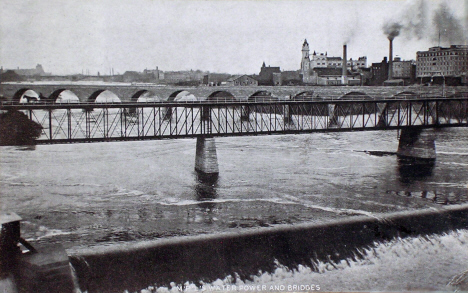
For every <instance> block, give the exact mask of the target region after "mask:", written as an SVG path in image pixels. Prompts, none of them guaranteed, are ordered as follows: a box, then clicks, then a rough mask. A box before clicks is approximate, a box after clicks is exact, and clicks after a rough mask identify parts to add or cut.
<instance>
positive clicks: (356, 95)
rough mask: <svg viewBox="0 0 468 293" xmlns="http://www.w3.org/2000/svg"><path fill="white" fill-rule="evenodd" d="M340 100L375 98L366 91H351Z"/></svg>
mask: <svg viewBox="0 0 468 293" xmlns="http://www.w3.org/2000/svg"><path fill="white" fill-rule="evenodd" d="M340 100H374V98H372V97H371V96H369V95H368V94H366V93H364V92H349V93H347V94H344V95H343V96H341V97H340Z"/></svg>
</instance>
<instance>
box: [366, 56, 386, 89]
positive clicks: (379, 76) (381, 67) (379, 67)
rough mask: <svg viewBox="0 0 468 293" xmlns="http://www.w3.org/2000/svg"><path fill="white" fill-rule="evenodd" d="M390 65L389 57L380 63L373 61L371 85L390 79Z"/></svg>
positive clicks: (380, 83) (381, 83)
mask: <svg viewBox="0 0 468 293" xmlns="http://www.w3.org/2000/svg"><path fill="white" fill-rule="evenodd" d="M388 66H389V65H388V61H387V57H384V58H383V60H382V62H380V63H372V66H371V78H370V80H369V85H383V83H384V81H386V80H387V79H388Z"/></svg>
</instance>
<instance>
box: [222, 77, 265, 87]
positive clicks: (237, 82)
mask: <svg viewBox="0 0 468 293" xmlns="http://www.w3.org/2000/svg"><path fill="white" fill-rule="evenodd" d="M226 84H227V85H228V86H257V85H258V81H257V80H256V79H254V78H252V77H250V76H248V75H237V76H233V77H231V78H229V79H228V80H227V81H226Z"/></svg>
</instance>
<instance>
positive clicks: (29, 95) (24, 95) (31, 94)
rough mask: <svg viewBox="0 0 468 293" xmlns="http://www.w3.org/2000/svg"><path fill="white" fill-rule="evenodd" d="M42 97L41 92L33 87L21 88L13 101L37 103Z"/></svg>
mask: <svg viewBox="0 0 468 293" xmlns="http://www.w3.org/2000/svg"><path fill="white" fill-rule="evenodd" d="M40 100H41V98H40V96H39V94H38V93H37V92H35V91H33V90H31V89H26V88H24V89H20V90H19V91H17V92H16V93H15V94H14V95H13V102H16V103H37V102H38V101H40Z"/></svg>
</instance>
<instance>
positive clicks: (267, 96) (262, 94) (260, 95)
mask: <svg viewBox="0 0 468 293" xmlns="http://www.w3.org/2000/svg"><path fill="white" fill-rule="evenodd" d="M248 101H249V102H270V101H278V98H277V97H275V96H273V95H272V94H271V92H268V91H258V92H256V93H254V94H253V95H251V96H250V97H249V99H248Z"/></svg>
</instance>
